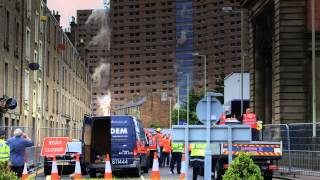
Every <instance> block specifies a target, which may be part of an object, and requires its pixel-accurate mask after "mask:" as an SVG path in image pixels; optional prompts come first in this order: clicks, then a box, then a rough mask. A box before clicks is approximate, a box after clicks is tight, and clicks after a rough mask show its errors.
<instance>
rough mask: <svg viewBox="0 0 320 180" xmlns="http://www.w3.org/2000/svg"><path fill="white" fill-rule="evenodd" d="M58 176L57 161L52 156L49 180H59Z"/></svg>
mask: <svg viewBox="0 0 320 180" xmlns="http://www.w3.org/2000/svg"><path fill="white" fill-rule="evenodd" d="M59 179H60V177H59V174H58V166H57V160H56V157H55V156H53V158H52V167H51V180H59Z"/></svg>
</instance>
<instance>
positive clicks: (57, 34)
mask: <svg viewBox="0 0 320 180" xmlns="http://www.w3.org/2000/svg"><path fill="white" fill-rule="evenodd" d="M59 20H60V15H59V14H58V13H51V12H50V11H49V10H48V9H47V6H46V1H42V0H32V1H31V0H25V1H20V0H14V1H1V3H0V27H3V28H0V42H1V46H0V54H1V57H0V72H1V73H0V82H1V83H0V96H1V97H13V98H15V99H16V100H17V102H18V107H17V108H16V109H15V110H10V111H8V112H6V113H5V114H4V116H3V118H2V119H0V126H23V127H25V128H24V129H25V131H26V132H27V133H29V134H30V135H31V136H32V137H33V138H34V139H35V141H36V142H41V140H42V138H43V137H45V136H58V135H62V133H64V135H66V134H65V133H68V132H69V133H72V131H68V132H66V131H64V132H61V131H52V130H51V129H49V128H68V129H69V130H71V129H74V128H80V127H81V126H82V119H83V116H84V114H86V113H90V95H91V92H90V88H91V87H90V86H91V85H90V82H91V78H90V76H89V70H88V68H87V67H86V66H85V64H84V62H83V61H82V60H80V58H79V53H78V52H77V50H76V49H75V47H74V46H73V44H72V43H71V41H70V40H69V39H68V37H67V35H66V34H65V33H64V32H63V30H62V28H61V26H60V24H59ZM30 63H36V64H39V69H38V70H35V71H33V70H31V69H30V68H29V64H30ZM69 135H70V136H72V137H75V138H79V135H80V134H79V133H77V134H76V133H73V134H69Z"/></svg>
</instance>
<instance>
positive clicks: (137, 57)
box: [110, 0, 248, 124]
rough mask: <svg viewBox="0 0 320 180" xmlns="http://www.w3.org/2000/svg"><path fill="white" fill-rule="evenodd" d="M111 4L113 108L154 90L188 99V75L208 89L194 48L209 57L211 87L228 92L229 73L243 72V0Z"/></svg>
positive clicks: (124, 0) (117, 1)
mask: <svg viewBox="0 0 320 180" xmlns="http://www.w3.org/2000/svg"><path fill="white" fill-rule="evenodd" d="M110 5H111V6H110V10H111V14H110V18H111V27H112V28H113V30H112V37H111V50H110V62H111V64H110V65H111V86H110V88H111V93H112V108H113V110H117V109H119V108H120V109H122V108H121V107H126V106H127V105H129V104H131V103H132V99H133V97H135V96H140V97H141V98H143V97H150V96H152V94H153V93H155V92H156V93H161V92H166V93H168V94H169V95H171V96H174V97H177V96H178V94H179V97H180V98H179V99H180V102H182V103H183V102H185V97H186V95H187V86H188V85H187V76H189V78H190V84H189V86H190V87H192V89H195V90H196V91H203V88H204V83H203V82H204V59H203V56H199V57H195V56H193V53H194V52H198V53H199V54H200V55H206V57H207V67H206V70H207V85H206V86H207V89H208V90H211V91H212V90H218V89H219V88H220V90H222V91H223V79H224V77H225V76H227V75H228V74H230V73H232V72H240V70H241V46H240V44H241V43H240V40H241V38H240V37H241V18H240V17H241V16H240V2H239V0H231V1H223V0H201V1H200V0H170V1H168V0H160V1H141V0H136V1H131V0H115V1H111V4H110ZM245 15H246V14H245ZM244 42H247V39H245V40H244ZM245 47H246V44H245ZM244 51H246V48H244ZM247 68H248V61H245V68H244V70H245V71H246V70H247ZM176 87H178V88H179V89H178V90H177V89H176ZM141 98H140V99H141ZM140 99H138V100H136V101H137V102H139V100H140ZM146 101H148V100H146ZM167 103H168V102H167ZM167 112H169V110H168V111H167ZM156 118H157V117H153V118H150V120H151V119H156ZM165 119H166V120H167V121H169V113H168V114H167V117H165ZM146 121H148V120H146ZM147 124H149V123H147Z"/></svg>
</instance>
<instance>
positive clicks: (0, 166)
mask: <svg viewBox="0 0 320 180" xmlns="http://www.w3.org/2000/svg"><path fill="white" fill-rule="evenodd" d="M8 179H10V180H18V179H19V178H18V177H17V176H16V174H15V173H14V172H12V171H10V169H9V166H8V163H7V162H0V180H8Z"/></svg>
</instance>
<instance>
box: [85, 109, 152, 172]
mask: <svg viewBox="0 0 320 180" xmlns="http://www.w3.org/2000/svg"><path fill="white" fill-rule="evenodd" d="M82 139H83V154H84V158H83V162H82V164H84V166H85V167H86V169H87V171H88V173H89V175H90V177H91V178H95V177H96V175H97V173H100V174H103V173H104V170H105V156H106V154H109V155H110V162H111V168H112V170H113V171H119V170H130V171H133V173H134V175H135V176H139V177H140V175H141V173H142V171H143V172H148V169H149V167H148V157H149V154H148V151H147V146H148V141H147V138H146V135H145V133H144V129H143V126H142V123H141V122H140V120H139V119H137V118H135V117H132V116H128V115H116V116H102V117H88V116H87V117H85V119H84V125H83V138H82Z"/></svg>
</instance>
